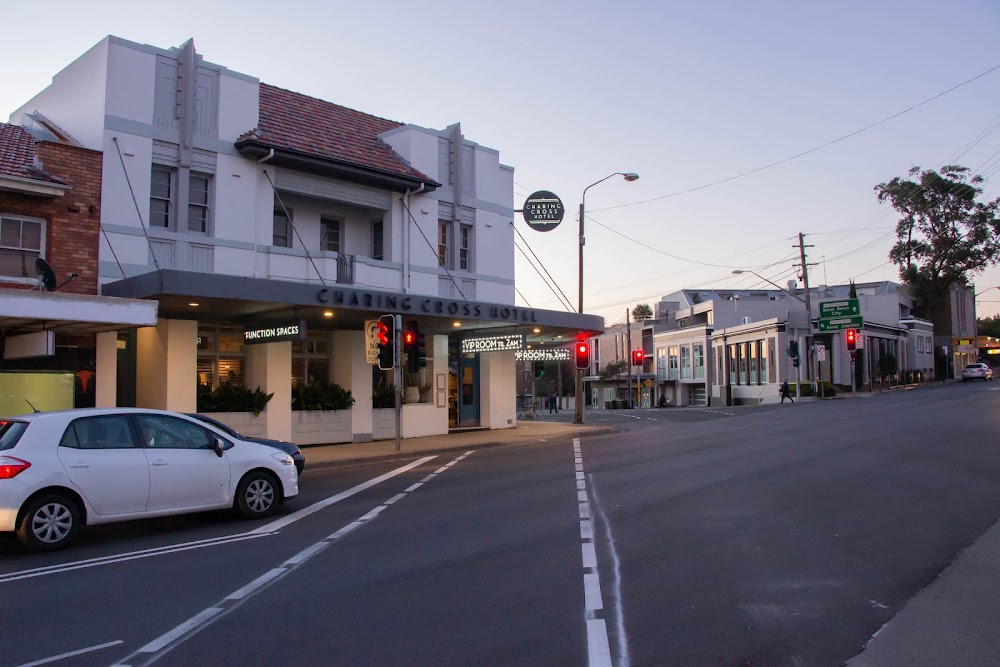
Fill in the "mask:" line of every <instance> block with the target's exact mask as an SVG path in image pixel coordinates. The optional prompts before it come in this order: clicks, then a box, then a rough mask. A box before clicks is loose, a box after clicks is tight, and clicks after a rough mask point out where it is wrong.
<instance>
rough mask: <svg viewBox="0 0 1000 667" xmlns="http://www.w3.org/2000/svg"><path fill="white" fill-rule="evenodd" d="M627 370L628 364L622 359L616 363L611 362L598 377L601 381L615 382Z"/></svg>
mask: <svg viewBox="0 0 1000 667" xmlns="http://www.w3.org/2000/svg"><path fill="white" fill-rule="evenodd" d="M627 368H628V362H627V361H625V360H624V359H619V360H618V361H613V362H611V363H610V364H608V365H607V366H605V367H604V368H602V369H601V372H600V375H598V377H600V378H601V379H602V380H615V379H618V378H620V377H621V375H622V373H624V372H625V369H627Z"/></svg>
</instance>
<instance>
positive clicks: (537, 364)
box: [531, 361, 545, 380]
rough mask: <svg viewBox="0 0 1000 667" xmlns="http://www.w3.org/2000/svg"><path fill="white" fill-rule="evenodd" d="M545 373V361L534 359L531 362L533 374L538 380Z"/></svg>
mask: <svg viewBox="0 0 1000 667" xmlns="http://www.w3.org/2000/svg"><path fill="white" fill-rule="evenodd" d="M543 375H545V362H544V361H532V362H531V376H532V377H533V378H535V379H536V380H538V379H540V378H541V377H542V376H543Z"/></svg>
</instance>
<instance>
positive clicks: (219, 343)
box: [198, 327, 246, 389]
mask: <svg viewBox="0 0 1000 667" xmlns="http://www.w3.org/2000/svg"><path fill="white" fill-rule="evenodd" d="M225 383H228V384H232V385H236V386H244V385H245V384H246V352H245V351H244V349H243V331H242V329H226V328H222V327H211V328H204V329H199V330H198V384H202V385H206V386H208V387H210V388H213V389H214V388H216V387H218V386H220V385H222V384H225Z"/></svg>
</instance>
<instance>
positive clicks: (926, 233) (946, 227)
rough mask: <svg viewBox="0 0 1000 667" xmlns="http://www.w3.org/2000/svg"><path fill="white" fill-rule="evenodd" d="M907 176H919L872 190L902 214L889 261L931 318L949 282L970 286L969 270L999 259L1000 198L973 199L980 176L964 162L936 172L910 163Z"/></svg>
mask: <svg viewBox="0 0 1000 667" xmlns="http://www.w3.org/2000/svg"><path fill="white" fill-rule="evenodd" d="M909 175H910V177H911V178H913V179H917V180H907V179H903V178H899V177H896V178H894V179H892V180H891V181H889V182H888V183H880V184H879V185H877V186H875V194H876V196H877V197H878V200H879V201H880V202H889V203H890V204H891V205H892V207H893V208H894V209H896V211H897V212H898V213H899V214H900V216H901V217H900V219H899V221H898V222H897V223H896V243H895V244H894V245H893V246H892V249H891V250H890V251H889V261H891V262H892V263H893V264H895V265H896V266H898V267H899V275H900V278H901V279H902V280H903V282H904V283H906V284H907V285H909V286H910V287H911V288H912V294H913V297H914V299H915V300H916V302H917V306H918V308H919V310H920V311H921V314H922V315H923V316H924V317H927V318H928V319H931V320H932V321H934V320H935V319H936V318H935V315H937V314H938V313H939V312H941V310H942V309H943V308H944V307H945V304H946V303H947V300H946V296H947V291H948V289H949V287H950V286H951V285H952V284H955V283H958V284H960V285H968V284H969V276H970V275H975V274H976V273H979V272H981V271H982V270H983V269H985V268H987V267H989V266H992V265H994V264H996V263H997V261H998V259H1000V239H998V235H1000V220H998V219H997V212H998V210H1000V197H998V198H997V199H995V200H993V201H991V202H980V201H977V198H978V197H979V195H981V194H982V192H983V189H982V188H981V187H979V185H980V184H981V183H983V178H982V177H981V176H971V177H970V173H969V169H968V168H967V167H960V166H957V165H946V166H944V167H941V171H940V173H938V172H937V171H934V170H933V169H928V170H926V171H924V170H922V169H921V168H920V167H913V168H912V169H910V171H909Z"/></svg>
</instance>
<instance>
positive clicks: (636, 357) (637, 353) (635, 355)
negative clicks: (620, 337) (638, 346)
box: [632, 350, 642, 366]
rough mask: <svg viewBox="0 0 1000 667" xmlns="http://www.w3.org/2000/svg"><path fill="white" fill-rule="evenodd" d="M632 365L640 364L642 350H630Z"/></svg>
mask: <svg viewBox="0 0 1000 667" xmlns="http://www.w3.org/2000/svg"><path fill="white" fill-rule="evenodd" d="M632 365H633V366H642V350H632Z"/></svg>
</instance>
